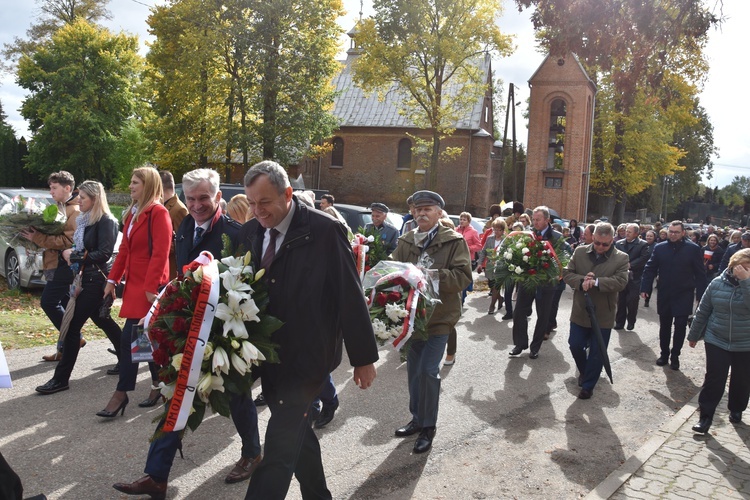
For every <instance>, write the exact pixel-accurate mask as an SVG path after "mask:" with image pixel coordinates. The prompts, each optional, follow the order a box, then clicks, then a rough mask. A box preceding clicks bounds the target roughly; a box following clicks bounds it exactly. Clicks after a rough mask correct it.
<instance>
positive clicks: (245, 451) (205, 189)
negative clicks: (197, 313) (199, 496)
mask: <svg viewBox="0 0 750 500" xmlns="http://www.w3.org/2000/svg"><path fill="white" fill-rule="evenodd" d="M219 182H220V177H219V174H218V173H217V172H216V171H215V170H211V169H206V168H201V169H197V170H192V171H190V172H188V173H186V174H185V175H184V176H183V177H182V188H183V191H184V193H185V203H186V205H187V208H188V215H187V216H186V217H185V218H184V219H183V220H182V223H181V224H180V227H179V228H178V229H177V233H176V235H175V245H174V247H175V257H176V263H177V275H178V276H180V277H181V276H182V275H183V268H184V266H186V265H187V264H190V263H191V262H192V261H193V260H195V259H196V258H197V257H198V256H199V255H200V253H201V252H204V251H208V252H211V254H212V255H213V256H214V258H216V259H220V258H221V253H222V250H223V248H224V242H223V240H222V235H224V234H226V235H227V236H229V238H230V240H231V241H232V242H235V246H236V242H237V234H238V233H239V230H240V224H239V223H237V222H235V221H233V220H232V219H231V218H229V217H227V216H226V215H223V214H222V213H221V210H220V209H219V201H220V200H221V191H219ZM229 408H230V412H231V414H232V421H233V422H234V425H235V428H236V429H237V433H238V434H239V435H240V438H241V439H242V450H241V457H240V459H239V461H238V462H237V463H236V464H235V466H234V468H233V469H232V470H231V471H230V473H229V474H228V475H227V476H226V478H224V481H225V482H227V483H237V482H240V481H244V480H246V479H248V478H249V477H250V476H251V475H252V474H253V472H254V471H255V469H256V468H257V467H258V465H259V464H260V461H261V448H260V435H259V432H258V411H257V409H256V408H255V404H254V403H253V400H252V398H250V397H249V394H248V395H244V396H233V397H232V398H231V400H230V403H229ZM161 425H162V424H160V425H159V427H161ZM180 444H181V443H180V432H167V433H163V435H162V436H161V437H160V438H159V439H154V440H153V441H152V442H151V446H150V447H149V450H148V457H147V459H146V467H145V469H144V472H145V473H146V474H147V475H146V476H144V477H142V478H141V479H139V480H137V481H135V482H133V483H129V484H127V483H117V484H115V485H114V488H115V489H116V490H118V491H121V492H123V493H127V494H129V495H154V498H156V497H158V496H159V495H161V494H164V493H166V490H167V481H168V479H169V472H170V470H171V468H172V463H173V461H174V457H175V454H176V453H177V450H178V449H181V445H180Z"/></svg>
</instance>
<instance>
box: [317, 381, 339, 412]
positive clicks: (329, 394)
mask: <svg viewBox="0 0 750 500" xmlns="http://www.w3.org/2000/svg"><path fill="white" fill-rule="evenodd" d="M321 403H322V405H323V406H324V407H325V406H335V405H338V404H339V395H338V394H337V393H336V385H335V384H334V383H333V375H331V374H329V375H328V381H327V382H326V383H325V384H323V389H321V391H320V394H318V399H316V400H315V401H313V407H315V408H317V409H318V410H320V405H321Z"/></svg>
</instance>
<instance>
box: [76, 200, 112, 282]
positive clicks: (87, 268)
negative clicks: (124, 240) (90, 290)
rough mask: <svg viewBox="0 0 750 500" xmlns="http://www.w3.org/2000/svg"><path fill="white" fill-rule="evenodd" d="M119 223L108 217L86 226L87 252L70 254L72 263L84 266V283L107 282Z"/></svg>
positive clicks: (84, 234)
mask: <svg viewBox="0 0 750 500" xmlns="http://www.w3.org/2000/svg"><path fill="white" fill-rule="evenodd" d="M117 232H118V224H117V221H116V220H115V219H114V218H113V217H110V216H108V215H104V216H102V218H101V219H99V220H98V221H96V222H95V223H94V224H90V225H88V226H86V229H84V232H83V246H84V247H85V249H86V251H85V252H84V251H82V250H77V251H75V252H73V253H72V254H70V263H71V264H75V263H79V264H81V265H82V266H83V276H82V280H83V282H84V283H85V282H90V281H107V274H109V268H110V267H111V263H110V262H109V259H110V258H111V257H112V252H113V251H114V248H115V243H116V242H117Z"/></svg>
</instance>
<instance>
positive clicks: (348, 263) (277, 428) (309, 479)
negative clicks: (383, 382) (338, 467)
mask: <svg viewBox="0 0 750 500" xmlns="http://www.w3.org/2000/svg"><path fill="white" fill-rule="evenodd" d="M245 194H247V198H248V200H249V202H250V208H251V210H252V211H253V213H254V214H255V218H254V219H253V220H251V221H249V222H247V223H246V224H245V225H244V226H242V229H241V230H240V234H239V239H238V241H239V242H240V243H241V244H243V245H244V247H245V248H247V249H249V250H251V252H252V255H253V264H254V265H255V266H256V268H259V267H262V268H263V269H265V275H264V279H265V280H266V282H267V283H268V287H269V288H268V294H269V306H268V313H269V314H271V315H273V316H275V317H277V318H279V319H280V320H281V321H282V322H283V323H284V325H283V326H282V327H281V328H280V329H279V330H277V331H276V332H274V335H273V340H274V342H276V343H277V344H278V345H279V348H278V354H279V358H280V360H281V362H280V363H264V364H262V365H261V366H260V367H259V369H258V371H259V374H260V378H261V382H262V384H263V395H264V396H265V399H266V401H267V403H268V407H269V409H270V410H271V417H270V419H269V421H268V427H267V429H266V436H265V446H264V457H263V461H262V462H261V464H260V467H258V469H257V470H256V471H255V473H254V474H253V477H252V478H251V480H250V486H249V487H248V490H247V495H246V497H245V498H246V499H262V500H274V499H283V498H284V497H285V496H286V494H287V491H288V490H289V484H290V482H291V480H292V475H295V476H296V477H297V479H298V481H299V483H300V490H301V492H302V497H303V498H331V492H330V491H329V490H328V487H327V486H326V479H325V474H324V472H323V463H322V461H321V456H320V445H319V443H318V439H317V437H316V436H315V433H314V432H313V431H312V429H311V428H310V424H309V422H308V418H307V414H308V412H309V411H310V407H311V405H312V402H313V400H314V399H315V398H316V397H317V396H318V394H319V393H320V390H321V388H322V387H323V385H324V384H325V383H326V381H327V380H328V375H329V373H331V372H332V371H334V369H335V368H336V367H337V366H338V365H339V363H340V362H341V347H342V339H343V342H344V343H345V344H346V350H347V353H348V355H349V361H350V362H351V364H352V366H353V367H354V382H355V383H356V384H357V385H358V386H359V387H360V388H362V389H366V388H368V387H369V386H370V385H371V384H372V382H373V380H374V379H375V375H376V372H375V364H374V363H375V362H376V361H377V359H378V349H377V344H376V342H375V335H374V333H373V330H372V325H371V323H370V315H369V312H368V310H367V303H366V301H365V297H364V292H363V291H362V287H361V285H360V281H359V277H358V275H357V270H356V268H355V266H354V257H353V256H352V252H351V246H350V244H349V242H348V241H347V238H346V231H345V230H344V226H343V225H342V224H341V223H340V222H338V221H337V220H334V219H333V218H332V217H330V216H328V215H326V214H323V213H321V212H319V211H317V210H312V209H309V208H307V207H306V206H305V205H304V204H303V203H300V202H299V201H298V200H297V199H296V197H295V196H293V194H292V188H291V186H290V184H289V178H288V177H287V174H286V172H285V171H284V169H283V167H281V166H280V165H279V164H277V163H275V162H272V161H263V162H261V163H258V164H257V165H254V166H253V167H252V168H251V169H250V170H248V172H247V174H246V175H245ZM261 256H262V257H261Z"/></svg>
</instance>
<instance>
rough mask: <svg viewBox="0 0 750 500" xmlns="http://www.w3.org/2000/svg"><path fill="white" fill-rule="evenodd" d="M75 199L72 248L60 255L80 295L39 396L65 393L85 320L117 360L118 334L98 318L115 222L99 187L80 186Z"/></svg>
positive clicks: (106, 320) (111, 324)
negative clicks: (93, 321)
mask: <svg viewBox="0 0 750 500" xmlns="http://www.w3.org/2000/svg"><path fill="white" fill-rule="evenodd" d="M78 195H79V198H80V202H81V214H80V215H79V216H78V218H77V219H76V230H75V232H74V233H73V248H71V249H68V250H65V251H63V258H64V259H65V260H66V261H67V262H68V263H69V264H71V267H73V269H74V271H76V272H80V273H81V291H80V292H79V294H78V296H77V298H76V302H75V309H74V312H73V317H72V319H71V321H70V326H69V327H68V333H67V335H66V336H65V340H64V352H65V355H64V356H63V357H62V360H61V361H60V363H59V364H58V365H57V368H55V374H54V376H53V377H52V379H51V380H50V381H49V382H47V383H46V384H44V385H40V386H39V387H37V388H36V391H37V392H39V393H41V394H54V393H55V392H60V391H64V390H66V389H68V381H69V380H70V375H71V373H72V372H73V367H74V366H75V364H76V360H77V359H78V351H79V350H80V343H79V338H80V332H81V328H83V325H84V324H85V323H86V321H87V320H88V319H89V318H96V323H97V325H98V326H99V327H100V328H101V329H102V330H103V331H104V333H105V334H106V335H107V337H108V338H109V340H110V342H112V344H113V345H114V346H115V350H117V351H118V359H119V348H120V337H121V335H122V331H121V330H120V327H119V325H118V324H117V323H116V322H115V321H114V320H113V319H112V318H111V317H110V316H109V314H108V312H107V311H105V313H106V314H105V315H104V317H101V316H100V310H101V308H102V304H103V302H104V298H103V296H104V286H105V285H106V283H107V273H108V272H109V266H108V265H107V263H108V262H109V259H110V258H111V257H112V252H113V250H114V247H115V242H116V241H117V230H118V229H117V221H116V220H115V218H114V217H112V214H111V213H110V211H109V205H108V204H107V195H106V193H105V192H104V186H102V185H101V183H99V182H97V181H85V182H83V184H81V185H80V186H79V187H78Z"/></svg>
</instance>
